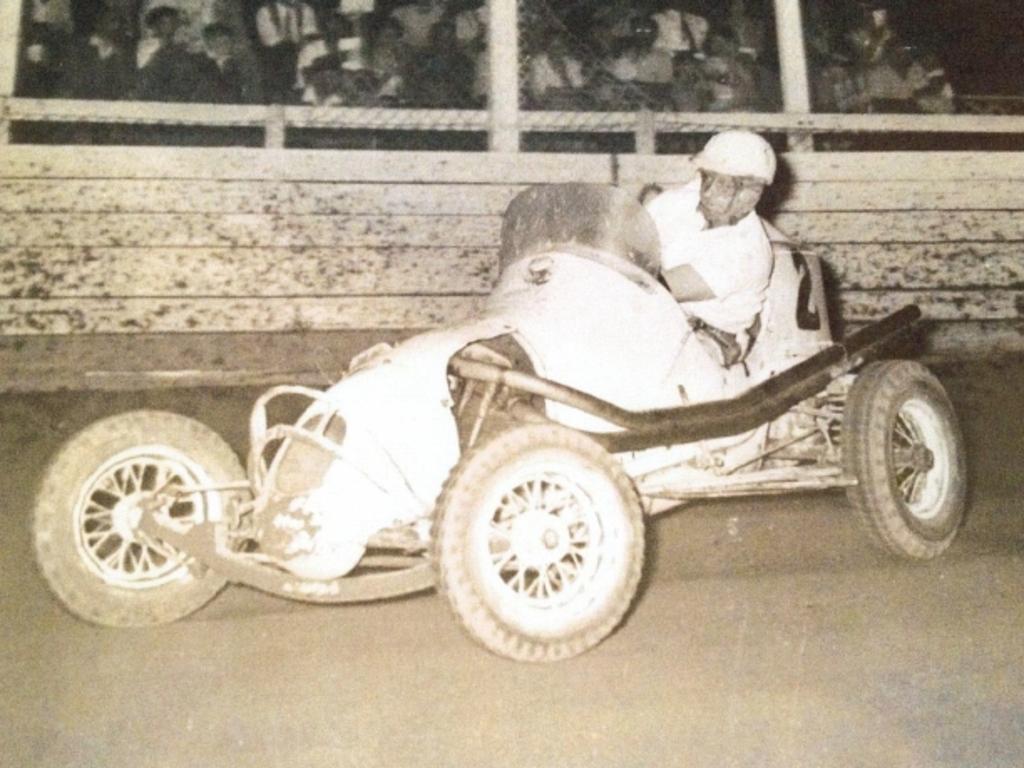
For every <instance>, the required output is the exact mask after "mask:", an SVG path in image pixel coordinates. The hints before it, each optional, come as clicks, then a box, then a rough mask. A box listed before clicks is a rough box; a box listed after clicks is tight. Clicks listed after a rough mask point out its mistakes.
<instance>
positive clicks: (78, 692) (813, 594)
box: [0, 362, 1024, 768]
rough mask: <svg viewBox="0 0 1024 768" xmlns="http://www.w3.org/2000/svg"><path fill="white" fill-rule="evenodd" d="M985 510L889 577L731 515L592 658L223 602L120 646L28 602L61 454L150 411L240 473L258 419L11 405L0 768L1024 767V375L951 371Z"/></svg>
mask: <svg viewBox="0 0 1024 768" xmlns="http://www.w3.org/2000/svg"><path fill="white" fill-rule="evenodd" d="M940 373H941V374H942V376H943V379H944V381H945V382H946V384H947V386H948V388H949V390H950V392H951V394H952V396H953V397H954V400H955V401H956V403H957V405H958V409H959V412H960V415H961V420H962V422H963V424H964V427H965V430H966V432H967V436H968V444H969V448H970V455H971V460H972V475H973V478H974V492H973V496H974V500H973V505H972V509H971V515H970V518H969V520H968V523H967V525H966V527H965V529H964V531H963V533H962V535H961V537H960V538H959V539H958V541H957V542H956V543H955V544H954V547H953V549H952V550H951V551H950V553H948V554H947V555H946V556H944V557H943V558H941V559H940V560H938V561H937V562H934V563H931V564H927V565H920V564H909V563H904V562H900V561H897V560H893V559H891V558H889V557H887V556H885V555H882V554H879V553H876V552H875V551H874V550H873V549H872V548H871V546H870V545H869V544H868V543H867V539H866V537H865V536H864V535H863V534H862V533H861V532H860V531H859V529H858V528H857V527H856V524H855V521H854V520H853V518H852V515H851V514H850V513H849V510H848V508H847V507H846V504H845V501H844V499H843V497H842V496H841V495H836V494H829V495H824V496H820V495H819V496H802V497H788V498H783V499H774V500H747V501H742V502H728V503H717V504H713V505H707V506H701V507H699V508H698V507H694V508H691V509H687V510H683V511H680V512H678V513H677V514H675V515H674V516H671V517H668V518H664V519H659V520H657V521H655V522H653V523H652V524H651V525H650V529H649V530H650V542H649V547H648V552H649V562H648V566H647V569H646V579H645V583H644V586H643V590H642V593H641V595H640V598H639V599H638V601H637V603H636V605H635V608H634V610H633V612H632V614H631V615H630V616H629V618H628V620H627V622H626V623H625V624H624V626H623V627H621V628H620V630H619V631H618V632H617V633H616V634H614V635H613V636H612V637H611V638H610V639H609V640H607V641H606V642H605V643H603V644H602V645H600V646H599V647H598V648H597V649H596V650H594V651H592V652H590V653H588V654H586V655H584V656H582V657H580V658H578V659H574V660H571V661H568V662H563V663H560V664H556V665H552V666H530V665H523V664H515V663H511V662H507V661H504V660H502V659H499V658H496V657H493V656H490V655H489V654H487V653H486V652H484V651H483V650H481V649H479V648H478V647H477V646H475V645H473V644H472V643H471V642H470V641H469V640H468V639H467V638H466V637H465V636H464V635H463V634H462V633H461V631H460V630H459V628H458V627H457V625H456V624H455V622H454V620H453V618H452V617H451V615H450V613H449V611H448V610H447V608H446V606H445V605H444V604H443V603H442V601H441V599H440V598H438V597H437V596H436V595H434V594H426V595H423V596H420V597H414V598H409V599H404V600H398V601H391V602H386V603H380V604H373V605H362V606H354V607H339V608H322V607H310V606H305V605H299V604H295V603H289V602H286V601H282V600H277V599H274V598H270V597H267V596H263V595H260V594H256V593H254V592H251V591H249V590H246V589H241V588H233V589H229V590H227V591H226V592H225V593H223V594H222V595H221V596H220V597H219V598H217V599H216V600H215V601H214V602H213V603H212V604H211V605H210V606H208V607H207V608H206V609H204V610H203V611H201V612H200V613H198V614H197V615H195V616H194V617H192V618H190V619H188V620H185V621H182V622H179V623H176V624H171V625H168V626H164V627H158V628H155V629H148V630H108V629H100V628H96V627H92V626H89V625H87V624H84V623H82V622H80V621H77V620H76V619H74V618H72V617H71V616H69V615H68V614H66V613H65V612H64V611H63V610H62V609H61V608H60V607H59V606H58V604H57V603H56V602H55V600H54V599H53V598H51V597H50V595H49V593H48V592H47V590H46V587H45V586H44V584H43V582H42V581H41V579H40V578H39V577H38V576H37V574H36V572H35V569H34V565H33V561H32V558H31V552H30V542H29V534H28V520H29V511H30V508H31V503H32V497H33V493H34V489H35V485H36V483H37V482H38V479H39V476H40V473H41V471H42V467H43V465H44V464H45V462H46V461H47V459H48V458H49V457H50V456H51V455H52V454H53V452H54V451H55V450H56V448H57V446H58V445H59V444H60V442H61V441H62V440H63V439H65V438H66V437H67V436H68V435H70V434H71V433H72V432H73V431H74V430H75V429H77V428H78V427H80V426H83V425H85V424H87V423H89V422H90V421H92V420H93V419H95V418H98V417H99V416H102V415H105V414H108V413H112V412H116V411H119V410H125V409H128V408H133V407H157V408H165V409H169V410H175V411H180V412H183V413H187V414H190V415H193V416H196V417H198V418H200V419H201V420H204V421H206V422H207V423H208V424H210V425H211V426H212V427H214V428H215V429H217V430H218V431H220V432H221V434H223V435H224V436H225V437H227V438H228V439H229V440H230V441H231V442H232V443H233V444H235V445H236V446H238V447H241V446H242V445H243V443H244V432H245V424H246V417H247V412H248V408H249V405H250V403H251V401H252V397H253V395H254V394H255V393H254V392H249V391H246V392H241V391H220V392H213V391H200V392H152V393H136V394H130V395H110V394H105V395H99V394H64V395H47V396H18V397H13V396H12V397H6V398H0V424H2V427H0V430H2V433H0V434H2V438H0V466H3V467H4V478H3V481H2V485H0V491H2V495H0V501H2V502H3V511H4V514H3V517H2V522H0V529H2V532H3V535H4V538H3V541H4V549H3V555H2V558H3V559H2V569H0V601H2V602H0V633H2V635H0V637H2V642H3V646H2V647H3V649H4V653H3V655H2V657H0V692H2V693H0V722H3V723H4V727H3V728H2V729H0V764H2V765H10V766H133V767H134V766H154V767H159V768H168V767H170V766H189V767H192V766H207V767H209V766H248V765H251V766H261V767H263V766H267V767H271V766H287V767H289V768H290V767H292V766H411V765H416V766H487V768H494V767H497V766H558V767H559V768H562V767H566V768H568V767H570V766H675V765H679V766H715V767H716V768H720V767H723V766H743V767H744V768H745V767H746V766H751V767H754V766H757V767H759V768H760V767H761V766H785V767H786V768H792V767H793V766H814V767H815V768H818V767H824V766H836V767H837V768H849V767H850V766H880V767H884V768H894V767H895V766H928V767H931V766H943V767H945V766H949V767H950V768H954V767H955V768H963V767H965V766H971V767H972V768H987V767H989V766H1006V767H1007V768H1019V766H1021V765H1024V639H1022V638H1024V503H1022V502H1021V490H1022V489H1024V480H1022V477H1021V476H1022V470H1024V426H1022V425H1024V404H1022V401H1021V398H1020V390H1019V382H1020V381H1021V380H1022V374H1024V363H1021V362H1012V363H1001V364H985V365H981V364H973V365H960V366H956V367H947V368H945V369H941V370H940Z"/></svg>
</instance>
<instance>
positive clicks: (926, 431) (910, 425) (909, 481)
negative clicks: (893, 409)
mask: <svg viewBox="0 0 1024 768" xmlns="http://www.w3.org/2000/svg"><path fill="white" fill-rule="evenodd" d="M942 440H943V433H942V424H941V423H940V422H939V417H938V416H937V414H936V413H935V411H934V410H933V409H931V408H930V407H929V406H928V404H927V403H925V402H924V401H922V400H920V399H911V400H908V401H907V402H905V403H904V404H903V405H902V407H901V408H900V409H899V411H898V412H897V414H896V418H895V419H894V421H893V431H892V435H891V456H892V458H891V462H892V476H893V480H894V481H895V483H896V485H897V488H898V489H899V495H900V498H901V499H902V500H903V503H904V504H905V505H906V507H907V510H908V511H909V512H910V514H912V515H914V516H915V517H917V518H919V519H921V520H932V519H934V518H935V516H936V515H938V514H939V502H940V501H941V500H942V498H943V497H944V496H945V495H946V493H947V490H948V487H949V482H950V470H951V467H950V456H949V452H948V451H946V450H943V445H942Z"/></svg>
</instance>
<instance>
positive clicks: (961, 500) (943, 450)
mask: <svg viewBox="0 0 1024 768" xmlns="http://www.w3.org/2000/svg"><path fill="white" fill-rule="evenodd" d="M843 458H844V462H845V464H846V468H847V471H849V472H850V473H851V474H853V475H854V476H855V477H856V478H857V481H858V484H857V485H856V486H855V487H853V488H851V489H850V490H849V492H848V496H849V499H850V501H851V502H852V504H853V506H854V508H855V509H856V510H857V512H858V514H859V516H860V519H861V522H862V523H863V525H864V527H865V528H866V530H867V531H868V533H869V534H870V535H871V537H872V539H873V540H874V541H875V542H876V543H877V544H879V545H880V546H881V547H882V548H884V549H885V550H887V551H889V552H891V553H893V554H896V555H900V556H902V557H907V558H911V559H929V558H933V557H936V556H937V555H939V554H941V553H942V552H944V551H945V550H946V549H947V548H948V547H949V545H950V544H951V543H952V541H953V539H954V537H955V536H956V534H957V531H958V530H959V528H960V525H961V524H962V522H963V517H964V509H965V506H966V477H967V471H966V461H965V457H964V450H963V439H962V437H961V434H960V429H959V426H958V425H957V422H956V415H955V413H954V411H953V406H952V404H951V403H950V401H949V398H948V396H947V395H946V392H945V390H944V389H943V388H942V384H940V383H939V381H938V380H937V379H936V378H935V377H934V376H933V375H932V374H931V372H930V371H928V369H927V368H925V367H924V366H923V365H920V364H919V363H915V362H910V361H906V360H897V361H885V362H880V363H874V364H872V365H869V366H867V367H866V368H865V369H864V371H863V372H862V373H860V374H859V375H858V376H857V378H856V379H854V382H853V385H852V387H851V388H850V393H849V396H848V398H847V403H846V410H845V415H844V420H843Z"/></svg>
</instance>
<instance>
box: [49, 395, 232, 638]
mask: <svg viewBox="0 0 1024 768" xmlns="http://www.w3.org/2000/svg"><path fill="white" fill-rule="evenodd" d="M242 479H245V472H244V471H243V470H242V467H241V465H240V464H239V462H238V458H237V457H236V456H235V454H234V452H233V451H232V450H231V448H230V447H229V446H228V445H227V443H225V442H224V440H223V439H221V438H220V437H219V436H218V435H217V434H216V433H214V432H213V431H212V430H210V429H209V428H207V427H206V426H204V425H203V424H200V423H199V422H196V421H194V420H192V419H189V418H187V417H185V416H179V415H177V414H173V413H162V412H157V411H134V412H130V413H124V414H120V415H117V416H112V417H110V418H107V419H103V420H102V421H98V422H96V423H95V424H92V425H90V426H89V427H86V428H85V429H84V430H82V431H81V432H79V433H78V434H77V435H75V436H74V437H72V438H71V439H70V440H69V441H68V442H67V443H66V444H65V445H64V447H63V448H62V449H61V451H60V452H59V453H58V454H57V456H56V457H55V458H54V459H53V461H52V462H51V464H50V466H49V467H48V468H47V470H46V473H45V475H44V477H43V483H42V486H41V488H40V491H39V494H38V496H37V499H36V506H35V512H34V518H33V533H34V540H35V550H36V559H37V562H38V564H39V568H40V570H41V571H42V574H43V576H44V577H45V579H46V581H47V582H48V584H49V585H50V588H51V589H52V590H53V592H54V593H55V594H56V595H57V596H58V597H59V598H60V600H61V602H63V603H64V605H65V606H66V607H67V608H68V610H70V611H71V612H72V613H74V614H75V615H77V616H79V617H80V618H83V619H86V620H87V621H91V622H94V623H97V624H105V625H108V626H142V625H148V624H158V623H162V622H167V621H173V620H174V619H178V618H180V617H182V616H185V615H187V614H189V613H192V612H193V611H195V610H197V609H198V608H200V607H201V606H203V605H204V604H206V603H207V602H208V601H209V600H210V599H211V598H212V597H213V596H214V595H216V594H217V592H218V591H220V589H221V588H222V587H223V586H224V583H225V582H224V580H223V579H221V578H220V577H219V576H217V575H216V574H215V573H212V572H210V571H208V570H206V569H205V568H203V567H202V566H201V565H199V564H198V563H196V562H195V561H194V560H192V559H190V558H189V557H187V556H186V555H185V554H184V553H182V552H180V551H178V550H176V549H175V548H174V547H171V546H169V545H167V544H165V543H163V542H161V541H158V540H155V539H153V538H151V537H149V536H147V535H146V534H144V533H142V532H141V531H139V530H138V529H137V526H138V523H139V520H140V519H141V516H142V514H143V507H144V506H145V505H147V504H151V503H153V500H154V499H156V498H157V494H158V492H159V491H161V490H163V489H166V488H168V487H171V486H175V485H177V486H180V487H189V486H199V485H212V484H222V483H227V482H235V481H238V480H242ZM222 503H223V498H222V495H221V494H219V493H193V494H190V495H186V496H181V497H180V498H179V499H177V500H176V501H174V502H173V503H168V505H167V506H166V507H165V508H164V511H165V512H166V513H167V515H168V516H169V517H170V518H172V519H173V520H175V521H177V522H179V523H181V524H188V523H189V522H190V521H193V522H198V521H202V520H204V519H206V518H208V517H210V516H215V515H216V514H217V513H219V512H220V507H221V504H222Z"/></svg>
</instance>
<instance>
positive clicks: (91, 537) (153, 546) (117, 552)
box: [72, 446, 209, 589]
mask: <svg viewBox="0 0 1024 768" xmlns="http://www.w3.org/2000/svg"><path fill="white" fill-rule="evenodd" d="M204 481H205V482H209V480H208V478H207V477H206V475H205V473H204V472H203V471H202V468H201V467H198V466H196V465H195V463H194V462H192V461H190V460H189V459H188V458H187V457H185V456H182V455H181V454H180V453H179V452H177V451H174V450H173V449H170V448H168V447H166V446H146V447H140V448H137V449H136V448H133V449H129V451H127V452H125V453H123V454H119V455H117V456H114V457H112V458H111V459H110V460H109V461H107V462H106V463H105V464H104V465H103V466H101V467H99V468H98V469H97V470H96V472H95V473H94V474H93V475H92V477H90V478H89V480H88V481H86V484H85V487H84V488H83V491H82V494H81V495H80V496H79V498H78V501H77V503H76V504H75V506H74V510H73V512H72V514H73V517H74V526H75V529H76V531H77V533H78V536H77V539H76V544H77V545H78V551H79V554H80V555H81V556H82V558H83V560H84V561H85V562H86V563H87V564H88V565H89V566H90V567H91V568H92V569H93V571H94V572H95V573H96V575H97V576H99V577H100V578H101V579H103V580H104V581H105V582H106V583H108V584H111V585H115V586H118V587H123V588H126V589H146V588H153V587H158V586H160V585H161V584H165V583H167V582H168V581H173V580H174V579H177V578H180V577H181V575H182V573H183V571H184V570H186V569H187V567H188V566H187V564H186V558H185V556H184V555H182V553H180V552H178V551H177V550H176V549H174V548H173V547H171V546H169V545H167V544H164V543H163V542H160V541H157V540H154V539H152V538H151V537H149V536H146V535H145V534H144V533H142V532H141V531H139V530H138V528H137V526H138V524H139V520H140V519H141V518H142V514H143V505H145V504H147V503H148V504H150V505H152V504H154V503H157V504H159V503H160V498H159V496H158V494H160V493H163V492H167V491H169V490H172V489H173V488H174V487H178V488H183V487H186V486H194V485H198V484H201V483H203V482H204ZM206 506H207V505H206V501H205V499H204V496H203V495H202V494H192V495H190V496H187V497H183V498H180V499H177V500H175V499H172V498H171V497H169V496H168V497H167V500H166V501H165V502H164V503H163V504H162V507H163V509H162V511H163V512H164V513H165V514H166V515H167V516H168V517H169V518H171V519H172V520H175V521H177V522H182V523H187V522H201V521H202V520H203V519H205V515H206V513H207V509H206Z"/></svg>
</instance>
